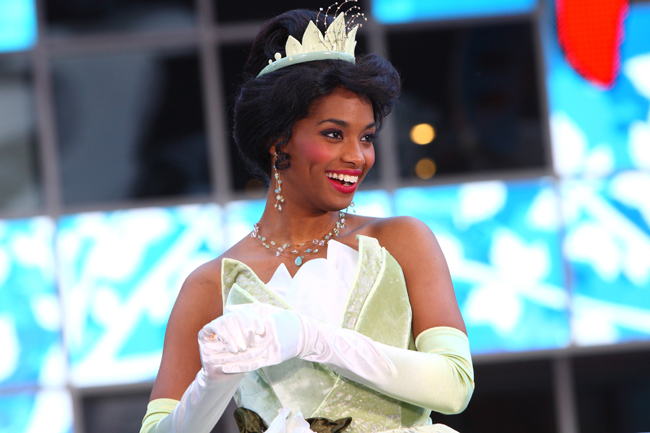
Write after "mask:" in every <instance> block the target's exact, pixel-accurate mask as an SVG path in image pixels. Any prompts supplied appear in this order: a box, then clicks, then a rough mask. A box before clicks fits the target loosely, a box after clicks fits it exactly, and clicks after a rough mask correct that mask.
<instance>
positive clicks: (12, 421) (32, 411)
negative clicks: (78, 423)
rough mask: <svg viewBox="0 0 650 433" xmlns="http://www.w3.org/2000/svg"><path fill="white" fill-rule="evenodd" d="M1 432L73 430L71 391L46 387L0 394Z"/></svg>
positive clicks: (57, 432) (51, 432)
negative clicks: (32, 390)
mask: <svg viewBox="0 0 650 433" xmlns="http://www.w3.org/2000/svg"><path fill="white" fill-rule="evenodd" d="M0 431H1V432H7V433H31V432H48V433H72V431H73V430H72V400H71V398H70V395H69V393H67V392H65V391H58V390H44V391H40V392H38V393H36V394H34V393H31V392H22V393H18V394H4V395H0Z"/></svg>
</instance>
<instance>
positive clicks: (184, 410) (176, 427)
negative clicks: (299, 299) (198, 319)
mask: <svg viewBox="0 0 650 433" xmlns="http://www.w3.org/2000/svg"><path fill="white" fill-rule="evenodd" d="M238 314H239V315H240V316H242V317H245V318H246V319H245V320H243V319H242V322H245V323H246V324H247V326H246V327H244V328H241V327H240V326H239V321H238V320H236V319H235V318H234V317H233V316H228V315H224V316H221V317H219V318H217V319H215V320H213V321H212V322H210V323H208V324H207V325H206V326H204V327H203V328H202V329H201V331H199V335H198V339H199V351H200V356H201V365H202V368H201V370H199V372H198V373H197V375H196V378H195V379H194V381H193V382H192V383H191V384H190V386H189V387H188V388H187V390H186V391H185V393H184V394H183V397H182V398H181V400H180V401H179V402H176V401H175V400H171V399H156V400H153V401H151V402H150V403H149V405H148V407H147V414H146V415H145V418H144V420H143V422H142V429H141V430H140V433H209V432H210V431H211V430H212V428H213V427H214V425H215V424H216V423H217V421H218V420H219V418H221V415H222V414H223V411H224V410H225V409H226V406H227V405H228V403H229V402H230V399H231V398H232V396H233V395H234V393H235V391H236V390H237V387H238V386H239V383H240V382H241V381H242V379H243V378H244V377H245V376H246V373H241V374H228V373H227V372H224V371H223V368H222V365H220V364H219V363H216V362H214V361H213V359H214V357H215V355H216V354H219V353H224V352H228V353H233V352H234V353H238V352H239V351H242V350H245V349H246V348H247V347H249V346H254V345H255V344H256V342H258V341H259V335H258V334H262V333H264V326H263V324H262V322H261V320H260V319H259V318H260V316H259V314H250V313H249V312H248V311H247V310H242V311H240V312H239V313H238ZM175 403H177V404H175ZM174 404H175V405H174Z"/></svg>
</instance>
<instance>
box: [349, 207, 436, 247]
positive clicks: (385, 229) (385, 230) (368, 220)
mask: <svg viewBox="0 0 650 433" xmlns="http://www.w3.org/2000/svg"><path fill="white" fill-rule="evenodd" d="M356 218H359V219H360V220H359V224H358V227H357V228H356V230H355V232H357V233H356V234H360V235H364V236H369V237H372V238H375V239H377V241H378V242H379V244H380V245H381V246H383V247H385V248H386V249H387V250H388V251H389V252H390V253H391V254H393V255H395V254H399V252H400V251H402V250H405V249H409V248H412V247H414V246H417V245H419V244H420V243H428V242H431V241H432V240H433V239H435V237H434V235H433V233H432V232H431V229H430V228H429V226H427V225H426V224H425V223H423V222H422V221H420V220H419V219H417V218H413V217H410V216H397V217H390V218H372V217H356Z"/></svg>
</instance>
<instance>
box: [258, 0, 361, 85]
mask: <svg viewBox="0 0 650 433" xmlns="http://www.w3.org/2000/svg"><path fill="white" fill-rule="evenodd" d="M357 1H358V0H345V1H344V2H343V3H341V5H338V3H334V5H332V6H330V7H329V8H327V11H326V12H325V18H324V20H325V25H326V29H325V34H324V35H323V33H321V31H320V30H319V29H318V26H317V25H316V24H317V23H318V19H319V17H320V14H321V12H322V11H323V8H321V9H320V12H319V13H318V15H317V16H316V23H314V22H313V21H310V22H309V25H308V26H307V29H306V30H305V33H304V34H303V35H302V42H299V41H298V40H297V39H296V38H294V37H293V36H289V37H288V38H287V42H286V45H285V49H284V51H285V53H286V57H282V54H280V53H275V56H274V57H275V61H273V60H269V64H268V65H267V66H266V67H265V68H264V69H262V71H261V72H260V73H259V74H258V75H257V76H258V77H260V76H262V75H264V74H267V73H269V72H273V71H277V70H278V69H281V68H284V67H286V66H290V65H294V64H297V63H303V62H312V61H315V60H345V61H347V62H350V63H354V48H355V47H356V45H357V41H356V40H355V38H356V35H357V30H358V29H359V27H361V26H362V24H357V25H355V24H354V21H355V20H356V19H357V18H359V17H362V18H363V19H364V20H366V18H365V17H364V16H363V13H361V12H358V13H355V14H351V15H350V16H348V14H349V13H350V12H351V11H354V10H355V9H359V7H358V6H353V7H351V8H350V9H348V10H347V11H345V12H339V11H340V9H341V7H343V5H345V4H346V3H356V2H357ZM333 6H338V7H337V8H336V11H335V15H336V14H338V15H337V16H336V18H335V19H334V21H332V23H331V24H330V25H327V16H328V15H327V14H328V13H329V11H330V9H331V8H332V7H333ZM346 18H347V21H346ZM352 26H353V27H352ZM350 27H352V28H350Z"/></svg>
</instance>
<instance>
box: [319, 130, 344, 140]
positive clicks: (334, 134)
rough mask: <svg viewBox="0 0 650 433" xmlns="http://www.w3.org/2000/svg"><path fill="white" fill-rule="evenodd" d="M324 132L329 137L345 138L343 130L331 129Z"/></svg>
mask: <svg viewBox="0 0 650 433" xmlns="http://www.w3.org/2000/svg"><path fill="white" fill-rule="evenodd" d="M322 134H323V135H324V136H325V137H329V138H343V133H342V132H341V131H332V130H329V131H323V132H322Z"/></svg>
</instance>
